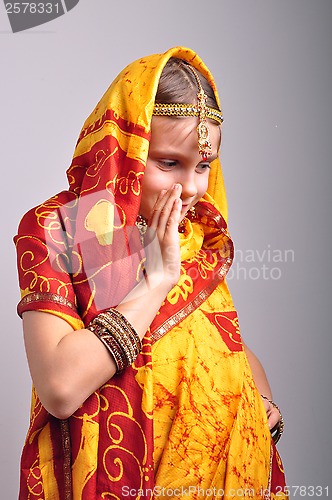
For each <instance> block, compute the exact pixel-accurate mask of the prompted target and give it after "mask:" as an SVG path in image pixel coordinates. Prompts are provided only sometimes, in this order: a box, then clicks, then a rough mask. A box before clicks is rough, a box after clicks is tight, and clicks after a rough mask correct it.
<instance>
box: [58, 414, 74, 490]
mask: <svg viewBox="0 0 332 500" xmlns="http://www.w3.org/2000/svg"><path fill="white" fill-rule="evenodd" d="M61 438H62V449H63V483H64V489H65V491H64V500H72V498H73V497H72V480H71V445H70V432H69V423H68V420H61Z"/></svg>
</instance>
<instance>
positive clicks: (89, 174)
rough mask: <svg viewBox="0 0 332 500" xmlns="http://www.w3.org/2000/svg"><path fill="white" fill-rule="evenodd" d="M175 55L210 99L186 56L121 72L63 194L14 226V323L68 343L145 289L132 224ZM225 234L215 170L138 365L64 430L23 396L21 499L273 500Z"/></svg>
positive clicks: (275, 480)
mask: <svg viewBox="0 0 332 500" xmlns="http://www.w3.org/2000/svg"><path fill="white" fill-rule="evenodd" d="M170 57H177V58H180V59H184V60H185V61H188V62H189V63H190V64H191V65H192V66H193V67H194V68H195V69H196V70H198V71H199V72H201V74H203V75H204V76H205V77H206V78H207V79H208V81H209V83H210V85H211V87H212V88H213V90H214V91H215V94H216V97H217V99H218V96H217V91H216V86H215V82H214V80H213V77H212V75H211V73H210V72H209V70H208V69H207V67H206V66H205V65H204V63H203V62H202V61H201V59H200V58H199V57H198V56H197V55H196V54H195V53H194V52H193V51H191V50H189V49H185V48H181V47H176V48H173V49H170V50H168V51H167V52H166V53H164V54H157V55H152V56H149V57H145V58H142V59H139V60H138V61H135V62H134V63H132V64H130V65H129V66H128V67H127V68H125V69H124V70H123V71H122V72H121V73H120V74H119V76H118V77H117V78H116V79H115V80H114V82H113V83H112V85H111V86H110V88H109V89H108V90H107V92H106V93H105V95H104V96H103V97H102V99H101V100H100V102H99V103H98V104H97V106H96V108H95V109H94V111H93V112H92V114H91V115H90V116H89V118H88V119H87V120H86V122H85V124H84V126H83V129H82V131H81V134H80V136H79V139H78V142H77V146H76V149H75V153H74V157H73V161H72V163H71V166H70V168H69V169H68V172H67V175H68V180H69V188H68V190H67V191H64V192H61V193H59V194H58V195H56V196H54V197H53V198H51V199H50V200H48V201H46V202H45V203H42V204H41V205H39V206H38V207H36V208H34V209H32V210H30V211H29V212H28V213H27V214H26V215H25V216H24V217H23V219H22V221H21V223H20V226H19V230H18V235H17V236H16V237H15V242H16V246H17V253H18V269H19V280H20V287H21V293H22V300H21V301H20V303H19V305H18V312H19V314H20V315H22V314H23V313H24V312H25V311H30V310H38V311H43V312H48V313H50V314H55V315H57V316H59V317H60V318H62V319H64V320H65V321H67V322H68V323H69V324H70V325H71V326H72V327H73V328H74V329H75V330H78V329H81V328H84V326H86V325H88V324H89V322H90V321H91V320H92V319H93V318H94V317H95V316H96V315H97V314H98V313H100V312H101V311H103V310H105V309H107V308H109V307H114V306H116V305H117V304H118V303H120V302H121V300H122V299H123V298H124V297H125V296H126V295H127V294H128V292H129V291H130V290H131V289H132V288H133V287H134V286H135V284H137V282H138V281H139V280H140V279H141V278H142V262H143V261H144V250H143V249H142V247H141V242H140V238H139V235H138V233H137V229H136V226H135V221H136V219H137V216H138V213H139V207H140V197H141V183H142V179H143V176H144V168H145V164H146V160H147V155H148V149H149V140H150V130H151V118H152V113H153V107H154V100H155V94H156V90H157V87H158V82H159V78H160V74H161V72H162V70H163V68H164V66H165V64H166V62H167V61H168V60H169V58H170ZM226 221H227V203H226V195H225V189H224V183H223V177H222V171H221V166H220V162H219V159H216V160H214V161H213V162H212V164H211V172H210V177H209V186H208V190H207V193H206V194H205V196H204V197H203V198H202V199H201V200H200V201H199V202H198V204H197V206H196V216H195V218H194V219H193V220H189V219H186V220H185V222H184V230H183V232H182V233H181V234H180V240H181V275H180V279H179V281H178V283H177V285H176V286H174V287H173V289H172V290H171V291H170V292H169V293H168V295H167V297H165V301H164V302H163V304H162V306H161V308H160V310H159V312H158V314H157V315H156V317H155V319H154V321H153V323H152V324H151V326H150V328H149V330H148V332H147V333H146V335H145V337H144V339H143V349H142V352H141V353H140V355H139V356H138V357H137V359H136V361H135V362H134V363H133V364H132V366H130V367H129V368H128V369H126V370H125V371H123V372H122V373H119V374H117V375H115V376H114V377H113V378H112V379H111V380H109V381H108V382H107V383H106V384H105V385H104V386H103V387H101V388H100V389H99V390H98V391H96V392H95V393H93V394H91V396H90V397H89V398H88V399H87V400H86V401H85V402H84V403H83V404H82V406H81V407H80V408H79V409H78V410H77V411H76V412H75V413H74V414H73V415H72V416H71V417H70V418H69V419H68V420H58V419H57V418H55V417H53V416H52V415H50V414H49V413H48V412H47V411H46V409H45V408H44V407H43V406H42V404H41V402H40V401H39V399H38V395H37V394H36V392H35V391H34V390H33V398H32V409H31V425H30V429H29V431H28V435H27V439H26V442H25V446H24V450H23V454H22V461H21V471H22V473H21V489H20V499H22V500H23V499H24V500H26V499H29V500H30V499H31V500H32V499H38V500H51V499H52V500H68V499H74V500H81V499H82V500H97V499H98V500H99V499H107V498H113V499H119V500H121V499H123V498H127V497H128V498H135V499H152V498H156V497H158V496H161V497H162V496H164V497H168V498H192V499H196V498H205V499H212V498H217V499H221V498H225V499H226V498H234V497H237V498H247V497H248V496H250V497H251V498H257V499H258V498H262V499H263V498H274V495H275V494H276V493H280V492H281V491H282V489H283V487H284V484H285V483H284V476H283V470H282V464H281V461H280V458H279V455H278V453H277V451H276V448H275V447H274V445H273V442H272V440H271V435H270V432H269V429H268V425H267V417H266V411H265V408H264V405H263V403H262V399H261V396H260V394H259V393H258V391H257V389H256V386H255V384H254V381H253V377H252V373H251V370H250V367H249V364H248V360H247V358H246V355H245V352H244V349H243V345H242V341H241V336H240V332H239V325H238V318H237V313H236V311H235V308H234V305H233V302H232V299H231V295H230V293H229V290H228V287H227V284H226V281H225V276H226V274H227V271H228V270H229V268H230V265H231V263H232V258H233V244H232V241H231V239H230V236H229V234H228V230H227V222H226ZM45 335H47V332H45ZM278 498H286V496H285V495H284V494H281V495H280V496H278Z"/></svg>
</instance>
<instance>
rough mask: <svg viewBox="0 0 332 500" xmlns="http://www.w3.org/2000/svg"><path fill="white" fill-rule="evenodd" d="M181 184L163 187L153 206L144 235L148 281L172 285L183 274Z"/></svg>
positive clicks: (153, 284) (151, 283) (155, 284)
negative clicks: (180, 228)
mask: <svg viewBox="0 0 332 500" xmlns="http://www.w3.org/2000/svg"><path fill="white" fill-rule="evenodd" d="M181 191H182V186H181V184H175V185H174V186H173V187H172V188H171V189H168V190H162V191H161V192H160V194H159V197H158V199H157V201H156V203H155V205H154V207H153V211H152V215H151V218H150V220H149V228H148V230H147V232H146V236H145V254H146V263H145V272H146V277H147V281H148V284H149V285H150V286H157V285H158V284H159V283H161V282H163V283H164V284H166V285H167V286H168V288H169V289H171V288H172V287H173V286H174V285H175V284H176V283H177V282H178V280H179V277H180V263H181V261H180V237H179V232H178V226H179V223H180V220H181V208H182V202H181V199H180V196H181Z"/></svg>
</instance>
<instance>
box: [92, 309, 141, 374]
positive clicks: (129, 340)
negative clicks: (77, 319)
mask: <svg viewBox="0 0 332 500" xmlns="http://www.w3.org/2000/svg"><path fill="white" fill-rule="evenodd" d="M86 328H87V329H88V330H90V331H91V332H93V333H94V334H95V335H96V336H97V337H98V338H99V340H100V341H101V342H102V343H103V344H104V345H105V347H106V348H107V349H108V351H109V352H110V354H111V355H112V357H113V358H114V361H115V364H116V368H117V370H116V371H117V373H119V372H121V371H123V370H124V369H125V368H128V367H129V366H130V365H132V363H133V362H134V361H135V359H136V358H137V356H138V355H139V353H140V352H141V349H142V341H141V339H140V337H139V336H138V334H137V332H136V331H135V329H134V328H133V326H132V325H131V324H130V322H129V321H128V320H127V318H126V317H125V316H123V314H122V313H120V312H119V311H118V310H117V309H109V310H108V311H105V312H102V313H100V314H98V315H97V316H96V317H95V318H94V319H93V320H92V321H91V322H90V323H89V325H88V326H87V327H86Z"/></svg>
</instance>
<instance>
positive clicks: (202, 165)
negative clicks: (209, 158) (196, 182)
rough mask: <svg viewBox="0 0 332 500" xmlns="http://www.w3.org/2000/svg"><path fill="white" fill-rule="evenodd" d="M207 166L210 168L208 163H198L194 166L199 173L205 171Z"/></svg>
mask: <svg viewBox="0 0 332 500" xmlns="http://www.w3.org/2000/svg"><path fill="white" fill-rule="evenodd" d="M208 168H211V167H210V163H199V164H198V165H197V167H196V172H198V173H199V174H201V173H203V172H205V171H206V170H207V169H208Z"/></svg>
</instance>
